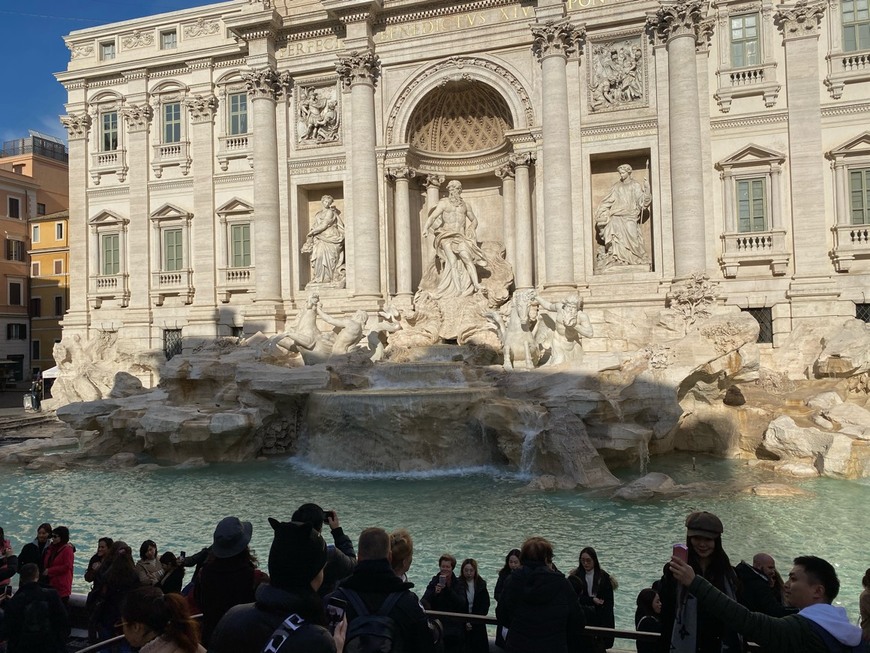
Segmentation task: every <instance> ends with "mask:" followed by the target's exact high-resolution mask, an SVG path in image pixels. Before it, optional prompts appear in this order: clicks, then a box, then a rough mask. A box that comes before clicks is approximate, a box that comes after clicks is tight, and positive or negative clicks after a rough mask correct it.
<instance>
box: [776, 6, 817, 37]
mask: <svg viewBox="0 0 870 653" xmlns="http://www.w3.org/2000/svg"><path fill="white" fill-rule="evenodd" d="M826 5H827V3H826V2H824V1H823V0H819V1H817V2H807V0H798V2H797V3H795V6H794V7H791V8H786V7H783V8H781V9H779V10H778V11H777V12H776V15H775V17H774V20H775V22H776V24H777V25H778V26H779V28H780V29H781V30H782V35H783V38H786V39H789V38H800V37H803V36H813V35H817V34H818V33H819V25H820V23H821V20H822V15H823V14H824V13H825V7H826Z"/></svg>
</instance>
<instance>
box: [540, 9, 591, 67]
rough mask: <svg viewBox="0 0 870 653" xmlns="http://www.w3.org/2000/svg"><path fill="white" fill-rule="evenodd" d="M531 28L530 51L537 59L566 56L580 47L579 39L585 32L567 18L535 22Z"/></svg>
mask: <svg viewBox="0 0 870 653" xmlns="http://www.w3.org/2000/svg"><path fill="white" fill-rule="evenodd" d="M531 29H532V38H533V41H532V52H534V53H535V56H537V57H538V59H539V60H543V59H546V58H547V57H556V56H557V57H564V58H568V57H569V56H571V55H572V54H574V53H575V52H577V50H578V49H579V47H580V39H581V38H582V35H583V34H584V33H585V30H584V29H578V28H577V27H574V25H572V24H571V22H570V21H569V20H567V19H566V20H560V21H549V22H546V23H543V24H542V23H537V24H534V25H532V26H531Z"/></svg>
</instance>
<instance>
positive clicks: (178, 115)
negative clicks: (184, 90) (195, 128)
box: [160, 100, 184, 144]
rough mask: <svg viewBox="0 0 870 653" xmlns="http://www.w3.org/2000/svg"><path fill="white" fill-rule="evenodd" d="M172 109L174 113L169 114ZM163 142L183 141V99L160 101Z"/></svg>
mask: <svg viewBox="0 0 870 653" xmlns="http://www.w3.org/2000/svg"><path fill="white" fill-rule="evenodd" d="M170 111H172V114H173V115H171V116H170V115H169V112H170ZM160 115H161V132H162V133H161V136H162V138H161V141H160V142H161V143H163V144H170V143H181V141H182V131H183V122H184V120H183V118H182V116H183V110H182V105H181V100H177V101H174V102H161V103H160Z"/></svg>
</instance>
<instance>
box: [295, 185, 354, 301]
mask: <svg viewBox="0 0 870 653" xmlns="http://www.w3.org/2000/svg"><path fill="white" fill-rule="evenodd" d="M334 201H335V200H334V199H333V197H332V195H324V196H323V197H322V198H321V199H320V204H321V207H322V208H321V209H320V210H319V211H318V212H317V213H316V214H315V215H314V224H312V225H311V229H310V230H309V232H308V238H307V240H306V241H305V244H304V245H303V246H302V250H301V251H302V253H303V254H308V255H309V256H310V257H311V281H309V282H308V285H307V286H306V288H307V287H309V286H311V285H313V284H316V285H323V286H329V287H332V288H344V281H345V279H344V276H345V268H344V222H343V221H342V219H341V211H339V210H338V209H337V208H336V207H335V205H334V204H333V202H334Z"/></svg>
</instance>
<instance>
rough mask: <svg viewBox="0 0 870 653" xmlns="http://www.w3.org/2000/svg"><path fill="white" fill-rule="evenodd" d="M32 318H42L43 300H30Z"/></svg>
mask: <svg viewBox="0 0 870 653" xmlns="http://www.w3.org/2000/svg"><path fill="white" fill-rule="evenodd" d="M30 317H42V298H41V297H31V298H30Z"/></svg>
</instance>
